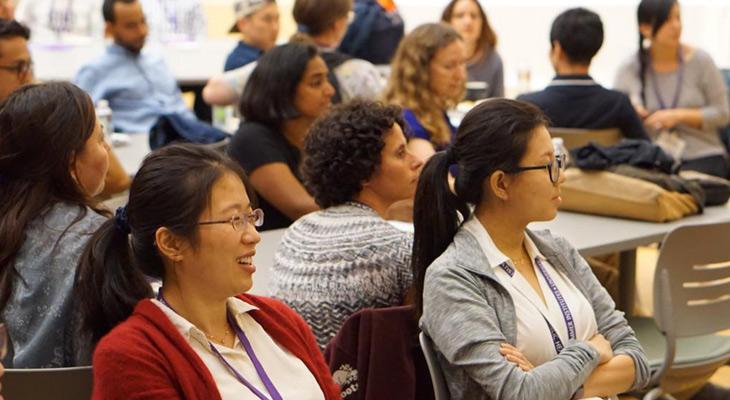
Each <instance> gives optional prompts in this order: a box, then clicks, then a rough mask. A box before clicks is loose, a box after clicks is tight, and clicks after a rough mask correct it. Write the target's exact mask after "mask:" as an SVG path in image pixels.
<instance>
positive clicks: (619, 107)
mask: <svg viewBox="0 0 730 400" xmlns="http://www.w3.org/2000/svg"><path fill="white" fill-rule="evenodd" d="M550 43H551V50H550V61H551V62H552V64H553V67H554V68H555V71H556V73H557V75H556V76H555V78H553V80H552V82H550V84H549V85H548V86H547V87H546V88H545V89H544V90H542V91H539V92H534V93H529V94H525V95H522V96H520V97H518V100H523V101H527V102H530V103H533V104H535V105H536V106H538V107H540V108H541V109H542V110H543V112H545V114H546V115H547V116H548V118H550V121H551V125H552V126H555V127H561V128H581V129H606V128H619V129H620V130H621V133H622V134H623V136H624V137H626V138H632V139H644V140H649V139H648V136H647V134H646V131H645V130H644V126H643V124H642V122H641V118H639V116H638V115H637V114H636V111H635V110H634V107H633V106H632V105H631V101H630V100H629V98H628V97H627V96H626V95H625V94H623V93H620V92H618V91H615V90H610V89H606V88H604V87H603V86H601V85H599V84H598V83H596V82H595V81H594V80H593V78H591V77H590V75H588V69H589V68H590V65H591V60H592V59H593V57H594V56H595V55H596V53H598V50H599V49H600V48H601V45H602V44H603V23H602V22H601V18H600V17H599V16H598V14H596V13H594V12H592V11H590V10H587V9H585V8H573V9H570V10H567V11H565V12H563V13H562V14H560V15H558V17H557V18H556V19H555V21H553V25H552V28H551V29H550Z"/></svg>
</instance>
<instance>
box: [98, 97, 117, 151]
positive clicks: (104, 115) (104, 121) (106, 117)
mask: <svg viewBox="0 0 730 400" xmlns="http://www.w3.org/2000/svg"><path fill="white" fill-rule="evenodd" d="M96 118H97V119H98V120H99V123H101V125H102V128H103V129H104V138H105V139H106V141H107V143H111V134H112V132H114V129H112V109H111V107H109V101H107V100H103V99H102V100H99V102H98V103H96Z"/></svg>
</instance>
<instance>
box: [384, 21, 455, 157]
mask: <svg viewBox="0 0 730 400" xmlns="http://www.w3.org/2000/svg"><path fill="white" fill-rule="evenodd" d="M465 83H466V48H465V46H464V42H463V40H462V39H461V36H459V34H458V33H456V31H455V30H454V29H452V28H451V27H450V26H448V25H446V24H425V25H421V26H419V27H418V28H416V29H414V30H413V31H412V32H411V33H409V34H408V35H406V37H405V38H403V41H401V43H400V46H398V50H397V51H396V53H395V56H394V57H393V62H392V63H391V73H390V79H389V81H388V86H387V88H386V90H385V100H386V101H387V102H389V103H393V104H397V105H399V106H401V107H403V118H404V119H405V121H406V125H407V127H408V129H407V130H408V131H409V132H410V137H411V138H410V140H409V142H408V146H409V149H410V151H411V152H412V153H413V154H415V155H416V156H417V157H420V158H421V160H426V159H428V158H429V157H430V156H431V155H433V153H434V152H435V151H438V150H443V149H444V148H446V147H447V146H448V145H449V144H450V143H451V142H452V138H453V136H454V134H455V133H456V128H455V127H454V126H453V125H452V124H451V122H450V121H449V118H448V116H447V115H446V110H448V109H449V108H451V107H454V106H456V104H457V103H458V102H459V101H460V100H461V99H462V98H463V96H464V91H465Z"/></svg>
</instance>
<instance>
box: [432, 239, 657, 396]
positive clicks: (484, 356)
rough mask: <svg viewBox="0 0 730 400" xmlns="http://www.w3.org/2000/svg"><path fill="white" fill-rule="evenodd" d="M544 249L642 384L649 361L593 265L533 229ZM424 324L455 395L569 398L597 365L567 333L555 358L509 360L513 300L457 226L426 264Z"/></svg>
mask: <svg viewBox="0 0 730 400" xmlns="http://www.w3.org/2000/svg"><path fill="white" fill-rule="evenodd" d="M528 234H529V235H530V238H532V240H533V241H534V243H535V245H536V246H537V248H538V249H539V250H540V252H541V253H542V254H543V255H544V256H545V258H547V260H548V261H549V262H550V264H552V265H553V266H554V267H555V268H556V269H558V270H560V271H562V272H563V273H564V274H565V275H566V276H567V278H568V279H570V280H571V281H572V282H573V284H574V285H575V286H576V287H577V288H578V289H579V290H580V291H581V293H583V295H584V296H585V297H586V298H587V299H588V301H589V302H590V303H591V305H592V306H593V311H594V312H595V315H596V322H597V323H598V331H599V332H600V333H601V334H603V336H605V337H606V339H607V340H608V341H609V342H610V343H611V347H612V348H613V352H614V354H615V355H619V354H626V355H628V356H630V357H631V358H632V359H633V360H634V366H635V367H636V376H635V380H634V384H633V385H632V389H638V388H642V387H644V386H645V385H646V384H647V383H648V382H649V378H650V371H649V364H648V362H647V359H646V355H645V354H644V351H643V349H642V348H641V345H640V344H639V342H638V340H637V339H636V336H635V335H634V331H633V330H632V329H631V327H629V326H628V324H627V322H626V319H624V317H623V313H622V312H620V311H617V310H616V307H615V305H614V303H613V301H612V300H611V297H610V296H609V295H608V293H607V292H606V290H605V289H604V288H603V287H602V286H601V284H600V283H599V282H598V280H597V279H596V277H595V276H594V275H593V273H592V272H591V269H590V267H589V266H588V264H587V263H586V261H585V260H584V259H583V257H581V256H580V254H578V251H577V250H576V249H575V248H573V247H572V246H571V245H570V244H569V243H568V242H567V241H566V240H565V239H563V238H557V237H554V236H553V235H552V234H550V232H549V231H536V232H531V231H528ZM420 325H421V329H422V330H423V331H424V332H425V333H426V334H427V335H428V336H430V337H431V338H432V339H433V342H434V344H435V347H436V352H437V354H438V358H439V362H440V364H441V367H442V369H443V371H444V375H445V378H446V381H447V383H448V386H449V391H450V392H451V398H452V399H455V400H456V399H469V400H475V399H492V400H502V399H505V400H507V399H508V400H521V399H525V400H527V399H529V400H540V399H544V400H567V399H570V398H571V397H572V396H573V394H574V393H575V392H576V391H577V390H578V388H579V387H580V386H581V385H583V383H584V382H585V381H586V379H587V378H588V377H589V376H590V374H591V372H592V371H593V369H594V368H595V367H596V366H597V365H598V361H599V353H598V352H597V351H596V350H595V349H594V348H593V347H592V346H591V345H589V344H588V343H587V342H584V341H578V340H570V341H568V342H567V343H565V348H564V349H563V351H562V352H560V354H558V355H557V356H556V357H555V358H554V359H552V360H551V361H549V362H546V363H544V364H542V365H540V366H538V367H536V368H535V369H533V370H532V371H530V372H524V371H522V370H521V369H520V368H519V367H517V366H516V365H514V364H512V363H509V362H508V361H507V360H506V359H505V358H504V356H502V355H501V354H500V353H499V346H500V343H503V342H507V343H510V344H512V345H515V340H516V337H517V317H516V315H515V309H514V303H513V302H512V298H511V297H510V295H509V294H508V293H507V290H506V289H505V288H504V287H503V286H502V285H501V284H500V283H499V281H498V280H497V277H496V276H495V274H494V272H493V271H492V269H491V267H490V263H489V261H488V260H487V258H486V256H485V255H484V253H483V252H482V250H481V248H480V247H479V243H478V242H477V239H476V238H475V237H474V236H473V235H472V234H471V233H469V232H468V231H467V230H465V229H460V230H459V231H458V232H457V234H456V236H455V237H454V241H453V242H452V243H451V245H449V247H448V248H447V249H446V251H445V252H444V253H443V254H442V255H441V256H439V258H437V259H436V260H435V261H434V262H433V263H432V264H431V265H430V266H429V267H428V269H427V270H426V276H425V284H424V290H423V316H422V317H421V320H420Z"/></svg>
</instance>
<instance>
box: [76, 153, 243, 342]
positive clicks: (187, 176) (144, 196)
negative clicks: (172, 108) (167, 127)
mask: <svg viewBox="0 0 730 400" xmlns="http://www.w3.org/2000/svg"><path fill="white" fill-rule="evenodd" d="M225 172H232V173H234V174H236V175H238V176H239V177H240V178H241V180H242V181H243V182H244V185H245V187H246V191H247V193H248V195H249V198H250V199H252V200H251V201H252V204H253V202H254V201H255V197H254V195H253V193H252V192H251V191H250V189H249V187H250V185H248V184H247V181H246V177H245V175H244V173H243V170H241V167H240V166H239V165H238V163H236V162H233V161H231V160H230V159H229V158H227V157H226V156H225V155H223V154H221V153H219V152H216V151H213V150H210V149H207V148H205V147H203V146H200V145H193V144H180V145H172V146H167V147H163V148H161V149H159V150H157V151H155V152H153V153H151V154H150V155H149V156H147V158H145V161H144V163H143V164H142V167H141V168H140V169H139V171H138V173H137V175H136V176H135V178H134V180H133V181H132V186H131V187H130V190H129V204H128V205H127V206H126V209H124V210H122V211H120V212H117V216H116V217H115V218H114V219H112V220H109V221H107V222H106V223H104V225H102V226H101V228H100V229H99V230H98V231H97V232H96V233H95V234H94V236H93V237H92V238H91V240H90V242H89V244H88V245H87V247H86V250H85V251H84V254H83V256H82V258H81V261H80V265H79V269H78V273H77V276H76V294H77V299H78V301H79V306H80V309H81V318H82V329H83V330H84V331H86V332H90V333H91V336H92V340H93V342H94V343H96V342H98V341H99V339H101V338H102V337H103V336H104V335H105V334H106V333H107V332H109V330H111V329H112V328H113V327H114V326H116V325H117V324H119V323H120V322H122V321H124V320H125V319H126V318H127V317H129V315H130V314H131V313H132V311H133V310H134V307H135V306H136V304H137V303H138V302H139V301H140V300H142V299H144V298H149V297H151V296H152V290H151V288H150V284H149V281H150V278H154V279H163V278H164V275H165V267H164V265H165V263H164V261H163V256H162V255H161V254H160V253H159V252H158V251H157V247H156V245H155V235H156V232H157V230H158V229H159V228H161V227H166V228H168V229H169V230H170V231H172V232H173V233H174V234H176V235H178V236H180V237H184V238H187V239H188V240H190V241H191V242H192V243H193V245H195V244H196V243H197V239H198V237H197V232H198V231H197V224H196V223H197V221H198V218H199V216H200V214H201V213H202V212H203V211H204V210H205V209H206V208H207V207H208V205H209V201H210V193H211V190H212V188H213V185H214V184H215V182H216V181H217V180H218V179H219V178H220V177H221V176H222V175H223V174H224V173H225Z"/></svg>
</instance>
